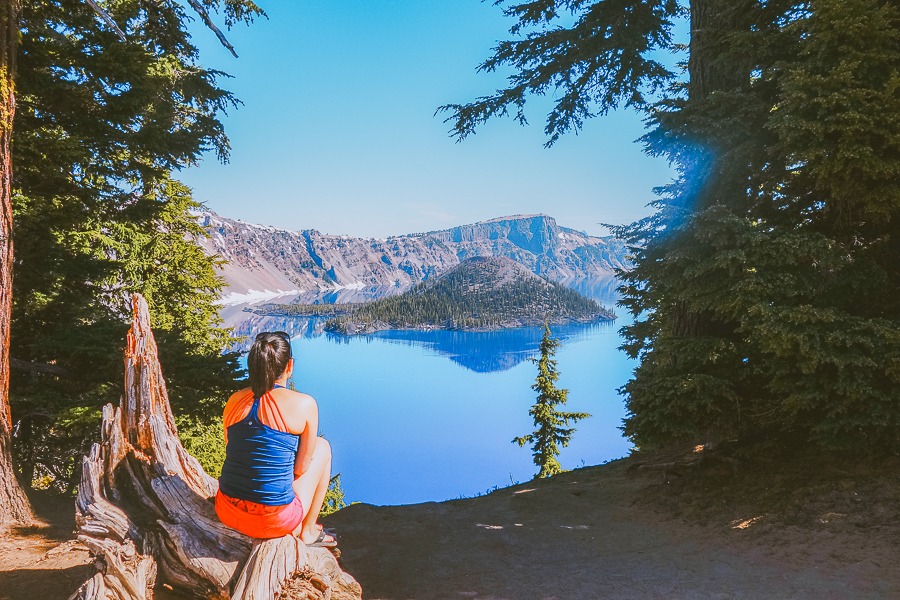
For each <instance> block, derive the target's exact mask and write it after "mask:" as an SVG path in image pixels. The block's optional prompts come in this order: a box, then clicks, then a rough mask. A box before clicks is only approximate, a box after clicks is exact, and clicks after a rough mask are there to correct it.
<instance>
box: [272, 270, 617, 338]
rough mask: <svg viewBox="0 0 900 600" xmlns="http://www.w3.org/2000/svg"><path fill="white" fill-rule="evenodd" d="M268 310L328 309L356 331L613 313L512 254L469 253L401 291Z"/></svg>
mask: <svg viewBox="0 0 900 600" xmlns="http://www.w3.org/2000/svg"><path fill="white" fill-rule="evenodd" d="M257 312H260V313H262V314H269V315H275V314H277V315H297V316H301V315H319V316H322V315H327V316H331V317H332V318H330V319H329V320H328V321H327V323H326V325H325V328H326V329H328V330H329V331H333V332H337V333H344V334H347V335H353V334H358V333H369V332H373V331H379V330H382V329H456V330H461V329H481V330H488V329H499V328H504V327H523V326H536V325H540V324H542V323H543V322H544V321H545V319H546V320H549V321H550V322H551V323H572V322H589V321H602V320H612V319H615V315H614V314H613V313H612V312H611V311H609V310H606V309H604V308H602V307H601V306H600V305H599V304H597V302H595V301H594V300H591V299H590V298H585V297H584V296H582V295H581V294H579V293H578V292H576V291H574V290H570V289H568V288H566V287H563V286H561V285H559V284H558V283H553V282H550V281H547V280H545V279H542V278H541V277H538V276H537V275H535V274H534V273H532V272H531V271H530V270H528V269H526V268H525V267H523V266H522V265H520V264H518V263H516V262H515V261H514V260H512V259H509V258H491V257H475V258H470V259H467V260H465V261H463V262H462V263H460V265H459V266H457V267H455V268H454V269H452V270H450V271H449V272H447V273H445V274H444V275H442V276H441V277H438V278H436V279H433V280H428V281H425V282H423V283H421V284H419V285H417V286H415V287H414V288H412V289H411V290H409V291H408V292H406V293H404V294H401V295H399V296H393V297H390V298H382V299H379V300H375V301H373V302H366V303H364V304H344V305H299V304H281V305H278V304H274V305H268V306H265V307H263V308H261V309H259V310H258V311H257Z"/></svg>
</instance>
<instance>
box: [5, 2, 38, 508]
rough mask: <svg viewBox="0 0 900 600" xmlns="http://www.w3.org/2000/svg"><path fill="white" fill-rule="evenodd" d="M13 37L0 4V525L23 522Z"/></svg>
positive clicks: (15, 29) (15, 24) (13, 11)
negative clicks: (15, 405)
mask: <svg viewBox="0 0 900 600" xmlns="http://www.w3.org/2000/svg"><path fill="white" fill-rule="evenodd" d="M18 35H19V5H18V0H0V168H2V169H3V172H2V175H0V524H3V523H10V522H19V523H29V522H31V521H32V519H33V514H32V512H31V506H30V505H29V504H28V498H26V497H25V493H24V492H23V491H22V489H21V488H20V487H19V483H18V481H17V480H16V471H15V469H14V468H13V462H12V448H11V444H12V415H11V414H10V412H9V334H10V331H9V325H10V314H11V312H12V268H13V235H12V234H13V215H12V185H11V183H12V155H11V150H12V148H11V146H12V126H13V115H15V110H16V96H15V88H14V81H13V76H14V75H15V70H16V42H17V39H18Z"/></svg>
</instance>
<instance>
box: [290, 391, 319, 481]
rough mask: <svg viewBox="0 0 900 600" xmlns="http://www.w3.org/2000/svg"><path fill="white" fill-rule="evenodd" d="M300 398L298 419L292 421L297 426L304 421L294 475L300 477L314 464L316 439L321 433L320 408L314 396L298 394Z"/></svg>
mask: <svg viewBox="0 0 900 600" xmlns="http://www.w3.org/2000/svg"><path fill="white" fill-rule="evenodd" d="M298 396H301V398H300V399H299V402H298V403H297V404H298V406H297V409H298V410H297V419H296V420H294V419H291V420H292V421H294V423H297V424H299V422H301V421H302V422H303V424H304V425H303V428H302V430H301V432H300V446H299V447H298V448H297V460H296V461H295V462H294V475H296V476H298V477H299V476H300V475H303V474H304V473H306V470H307V469H308V468H309V465H310V463H311V462H312V457H313V451H314V450H315V449H316V437H317V436H318V432H319V407H318V405H317V404H316V401H315V400H314V399H313V397H312V396H310V395H308V394H298ZM292 429H293V428H292ZM295 432H296V430H295Z"/></svg>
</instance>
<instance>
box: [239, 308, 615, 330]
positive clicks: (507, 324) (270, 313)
mask: <svg viewBox="0 0 900 600" xmlns="http://www.w3.org/2000/svg"><path fill="white" fill-rule="evenodd" d="M364 305H365V303H352V304H350V303H348V304H266V305H263V306H261V307H259V308H256V309H250V308H245V309H244V311H245V312H250V313H253V314H256V315H260V316H266V317H336V316H349V315H350V314H352V313H353V312H354V309H355V308H358V307H360V306H364ZM616 319H618V316H617V315H616V314H615V313H614V312H612V311H611V310H608V309H605V308H603V307H601V308H600V312H597V313H594V314H590V315H582V316H579V317H573V316H567V315H553V316H550V317H548V318H547V319H546V320H547V322H548V323H549V324H550V325H574V324H579V323H581V324H588V323H608V322H611V321H615V320H616ZM544 320H545V319H543V318H540V317H533V318H514V319H508V320H501V322H500V323H499V324H493V325H483V326H478V325H468V326H467V325H459V324H456V325H454V324H452V323H448V322H445V323H423V324H419V325H413V324H404V323H401V322H394V323H391V322H386V321H380V320H378V321H373V322H371V323H367V322H365V321H362V320H359V321H356V320H352V319H348V320H346V321H345V323H347V325H348V327H347V331H343V330H341V329H338V328H334V327H332V328H328V327H326V331H330V332H331V333H337V334H341V335H365V334H367V333H375V332H376V331H388V330H395V331H467V332H484V331H498V330H501V329H517V328H520V327H542V326H543V325H544Z"/></svg>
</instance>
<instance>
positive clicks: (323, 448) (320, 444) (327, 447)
mask: <svg viewBox="0 0 900 600" xmlns="http://www.w3.org/2000/svg"><path fill="white" fill-rule="evenodd" d="M316 453H317V454H318V453H321V454H322V455H323V456H326V457H328V458H331V444H329V443H328V440H326V439H325V438H323V437H319V438H316Z"/></svg>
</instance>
